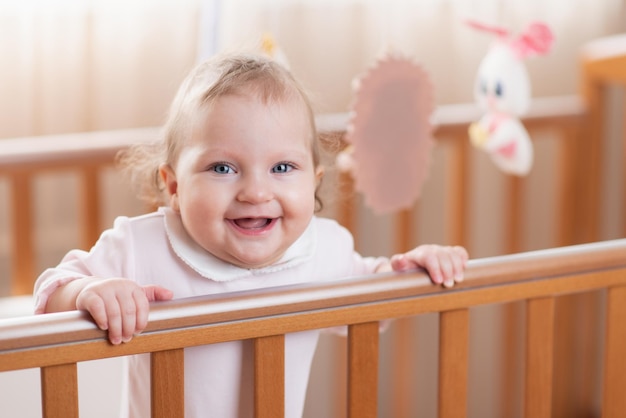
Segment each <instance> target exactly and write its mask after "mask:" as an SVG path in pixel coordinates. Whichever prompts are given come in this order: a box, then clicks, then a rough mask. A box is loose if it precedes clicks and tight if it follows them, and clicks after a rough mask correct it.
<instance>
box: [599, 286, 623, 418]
mask: <svg viewBox="0 0 626 418" xmlns="http://www.w3.org/2000/svg"><path fill="white" fill-rule="evenodd" d="M606 309H607V318H606V340H605V355H604V394H603V407H602V418H618V417H623V416H624V411H626V396H625V395H624V388H626V360H625V359H626V357H625V355H624V353H626V327H625V326H624V324H626V286H620V287H613V288H610V289H609V290H608V298H607V308H606Z"/></svg>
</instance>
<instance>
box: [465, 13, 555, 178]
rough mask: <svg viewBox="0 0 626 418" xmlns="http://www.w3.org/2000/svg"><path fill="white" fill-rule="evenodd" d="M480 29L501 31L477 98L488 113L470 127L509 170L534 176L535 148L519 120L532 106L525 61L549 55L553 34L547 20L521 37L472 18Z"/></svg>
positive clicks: (474, 138) (484, 65)
mask: <svg viewBox="0 0 626 418" xmlns="http://www.w3.org/2000/svg"><path fill="white" fill-rule="evenodd" d="M468 24H469V25H470V26H471V27H473V28H474V29H478V30H481V31H487V32H490V33H492V34H495V35H496V40H495V42H494V43H493V44H492V45H491V47H490V48H489V50H488V52H487V55H486V56H485V57H484V58H483V60H482V61H481V63H480V66H479V68H478V74H477V76H476V81H475V84H474V98H475V100H476V102H477V103H478V105H479V106H480V108H481V110H482V111H483V112H485V114H484V115H483V117H482V118H481V119H480V120H479V121H478V122H475V123H472V124H471V125H470V127H469V137H470V140H471V142H472V144H473V145H474V146H476V147H478V148H481V149H483V150H485V151H486V152H487V153H489V154H490V156H491V159H492V160H493V162H494V163H495V164H496V166H497V167H498V168H500V169H501V170H502V171H503V172H505V173H508V174H513V175H517V176H524V175H526V174H528V172H529V171H530V169H531V168H532V164H533V146H532V142H531V141H530V137H529V136H528V132H527V131H526V129H525V128H524V125H522V123H521V122H520V120H519V117H520V116H522V115H524V114H525V113H526V111H527V110H528V106H529V104H530V96H531V87H530V81H529V78H528V73H527V71H526V67H525V66H524V59H525V58H527V57H530V56H533V55H543V54H546V53H548V51H549V50H550V47H551V46H552V42H553V39H554V38H553V35H552V32H551V30H550V28H549V27H548V26H546V25H545V24H543V23H538V22H535V23H532V24H530V25H529V27H528V28H527V29H526V31H524V32H523V33H522V34H521V35H519V36H517V37H512V36H510V34H509V32H508V31H507V30H505V29H503V28H499V27H495V26H488V25H485V24H481V23H477V22H473V21H471V22H468Z"/></svg>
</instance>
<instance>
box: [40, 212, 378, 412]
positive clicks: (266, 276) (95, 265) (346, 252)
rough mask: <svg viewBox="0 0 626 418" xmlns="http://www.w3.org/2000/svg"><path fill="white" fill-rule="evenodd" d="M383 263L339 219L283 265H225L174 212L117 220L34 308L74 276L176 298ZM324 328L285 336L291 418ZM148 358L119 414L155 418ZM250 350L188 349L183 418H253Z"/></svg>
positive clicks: (320, 222)
mask: <svg viewBox="0 0 626 418" xmlns="http://www.w3.org/2000/svg"><path fill="white" fill-rule="evenodd" d="M383 260H384V259H383V258H376V259H375V258H364V257H361V256H360V255H359V254H357V253H356V252H355V251H354V244H353V239H352V236H351V235H350V233H349V232H348V231H347V230H346V229H345V228H343V227H342V226H340V225H339V224H338V223H337V222H335V221H333V220H329V219H323V218H316V217H314V218H313V219H312V221H311V223H310V225H309V226H308V227H307V229H306V231H305V232H304V233H303V234H302V236H301V237H300V238H299V239H298V240H297V241H296V242H295V243H294V244H293V245H292V246H291V247H290V248H289V249H288V250H287V251H286V253H285V255H284V256H283V257H282V259H281V260H280V261H279V262H277V263H276V264H274V265H272V266H268V267H265V268H261V269H243V268H240V267H236V266H234V265H232V264H229V263H226V262H224V261H222V260H220V259H218V258H216V257H214V256H212V255H211V254H209V253H207V252H206V251H205V250H204V249H202V248H201V247H199V246H198V245H197V244H196V243H195V242H194V241H193V240H192V239H191V238H190V237H189V235H188V234H187V233H186V232H185V230H184V228H183V226H182V222H181V221H180V218H179V216H178V215H177V214H176V213H174V212H173V211H172V210H171V209H169V208H160V209H159V210H158V211H157V212H154V213H150V214H147V215H143V216H138V217H134V218H127V217H119V218H117V219H116V220H115V224H114V226H113V228H112V229H109V230H107V231H105V232H104V233H103V234H102V236H101V237H100V239H99V240H98V242H97V243H96V244H95V246H94V247H93V248H92V249H91V250H90V251H89V252H85V251H81V250H72V251H70V252H69V253H68V254H67V255H66V256H65V257H64V258H63V260H62V261H61V263H60V264H59V265H58V266H57V267H55V268H51V269H47V270H46V271H44V272H43V273H42V274H41V276H40V277H39V278H38V279H37V282H36V283H35V296H36V302H35V305H36V306H35V312H36V313H43V312H44V310H45V306H46V303H47V300H48V297H49V296H50V295H51V294H52V293H53V292H54V291H55V289H57V288H58V287H59V286H61V285H63V284H64V283H67V282H69V281H72V280H77V279H80V278H84V277H89V276H96V277H126V278H129V279H131V280H134V281H136V282H137V283H139V284H142V285H145V284H157V285H160V286H163V287H165V288H168V289H170V290H172V291H173V292H174V297H175V298H184V297H191V296H198V295H206V294H218V293H226V292H234V291H242V290H250V289H257V288H266V287H271V286H283V285H290V284H297V283H306V282H318V281H330V280H338V279H342V278H346V277H349V276H355V275H363V274H368V273H372V272H374V270H375V269H376V267H377V266H378V265H380V263H381V262H382V261H383ZM318 337H319V330H313V331H305V332H300V333H294V334H288V335H287V336H286V337H285V392H286V393H285V416H286V417H288V418H296V417H301V416H302V411H303V407H304V397H305V394H306V387H307V383H308V379H309V371H310V368H311V362H312V360H313V354H314V352H315V347H316V345H317V340H318ZM149 366H150V364H149V356H148V355H138V356H132V357H131V358H129V373H128V382H127V383H128V385H129V386H128V388H129V398H130V401H129V403H128V411H123V416H130V417H149V416H150V402H149V392H150V383H149V382H150V380H149V369H150V367H149ZM252 372H253V369H252V353H251V346H250V344H249V342H241V341H235V342H227V343H221V344H213V345H208V346H200V347H191V348H186V349H185V416H186V417H187V418H192V417H193V418H195V417H204V416H207V413H210V415H211V416H216V417H220V418H241V417H252V413H253V403H252V402H253V398H252V393H253V390H252V389H253V386H252V385H253V379H252V376H253V375H252Z"/></svg>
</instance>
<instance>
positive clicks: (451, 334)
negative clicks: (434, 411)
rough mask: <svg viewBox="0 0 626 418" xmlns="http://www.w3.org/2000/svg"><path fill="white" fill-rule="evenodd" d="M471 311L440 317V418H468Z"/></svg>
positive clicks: (445, 313) (461, 310)
mask: <svg viewBox="0 0 626 418" xmlns="http://www.w3.org/2000/svg"><path fill="white" fill-rule="evenodd" d="M468 350H469V310H468V309H458V310H454V311H446V312H441V314H440V315H439V403H438V404H439V418H465V417H466V416H467V375H468Z"/></svg>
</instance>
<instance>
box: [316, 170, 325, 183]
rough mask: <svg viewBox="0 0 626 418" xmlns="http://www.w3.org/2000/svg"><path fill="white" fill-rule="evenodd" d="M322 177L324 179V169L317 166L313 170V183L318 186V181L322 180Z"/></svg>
mask: <svg viewBox="0 0 626 418" xmlns="http://www.w3.org/2000/svg"><path fill="white" fill-rule="evenodd" d="M322 177H324V167H323V166H321V165H318V166H317V167H316V168H315V182H316V183H317V184H318V185H319V183H320V181H321V180H322Z"/></svg>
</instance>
